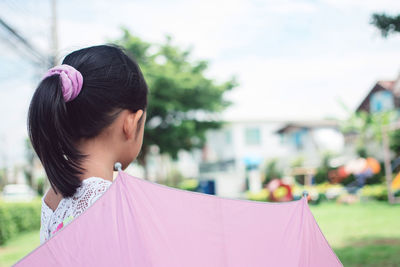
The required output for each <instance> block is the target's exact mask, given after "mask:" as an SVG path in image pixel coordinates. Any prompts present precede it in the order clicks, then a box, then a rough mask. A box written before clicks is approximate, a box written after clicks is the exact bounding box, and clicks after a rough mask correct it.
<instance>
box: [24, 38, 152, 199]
mask: <svg viewBox="0 0 400 267" xmlns="http://www.w3.org/2000/svg"><path fill="white" fill-rule="evenodd" d="M62 64H68V65H70V66H72V67H74V68H75V69H77V70H78V71H79V72H80V73H81V74H82V76H83V86H82V90H81V91H80V93H79V95H78V96H77V97H76V98H75V99H73V100H72V101H69V102H65V100H64V98H63V93H62V88H61V80H60V75H59V74H54V75H51V76H49V77H47V78H45V79H43V80H42V81H41V82H40V83H39V85H38V87H37V88H36V91H35V93H34V95H33V97H32V100H31V103H30V106H29V113H28V134H29V138H30V140H31V142H32V146H33V148H34V149H35V151H36V153H37V155H38V157H39V159H40V161H41V162H42V164H43V167H44V169H45V171H46V175H47V177H48V179H49V182H50V184H51V186H52V188H53V190H54V191H55V192H56V193H58V192H61V194H62V195H63V197H70V196H73V195H74V194H75V192H76V189H77V188H78V187H79V186H80V185H81V180H80V179H79V175H80V174H82V173H83V170H84V169H83V168H82V167H81V163H82V161H83V160H84V158H85V155H83V154H82V153H81V152H80V151H79V150H78V149H77V148H76V147H75V143H76V142H77V141H78V140H80V139H81V138H93V137H95V136H97V135H98V134H100V132H101V131H102V130H103V129H104V128H106V127H107V126H109V125H110V124H111V123H112V122H113V121H114V120H115V118H116V117H117V115H118V114H119V113H120V112H121V111H122V110H124V109H128V110H130V111H132V112H136V111H138V110H143V111H145V109H146V106H147V94H148V88H147V85H146V82H145V79H144V77H143V74H142V72H141V70H140V68H139V66H138V64H137V63H136V62H135V61H134V60H133V59H132V58H131V57H130V56H129V55H128V53H127V52H126V51H125V50H124V49H123V48H121V47H119V46H116V45H112V44H107V45H99V46H92V47H88V48H84V49H80V50H77V51H74V52H72V53H70V54H69V55H67V56H66V57H65V59H64V60H63V62H62ZM143 117H144V116H142V117H141V118H140V121H139V123H140V125H139V127H142V126H141V125H142V123H141V121H142V118H143ZM143 127H144V126H143Z"/></svg>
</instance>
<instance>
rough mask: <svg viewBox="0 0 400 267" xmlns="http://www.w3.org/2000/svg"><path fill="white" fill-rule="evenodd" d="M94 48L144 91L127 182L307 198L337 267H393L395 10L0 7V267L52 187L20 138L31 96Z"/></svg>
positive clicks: (333, 6)
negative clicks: (123, 56) (142, 123)
mask: <svg viewBox="0 0 400 267" xmlns="http://www.w3.org/2000/svg"><path fill="white" fill-rule="evenodd" d="M103 43H116V44H119V45H121V46H123V47H124V48H125V49H126V50H127V51H128V52H129V53H130V54H131V55H132V56H133V57H134V58H136V60H137V61H138V62H139V65H140V67H141V69H142V71H143V73H144V75H145V78H146V80H147V82H148V85H149V88H150V95H149V107H148V114H147V123H146V128H145V139H144V144H143V148H142V151H141V153H140V156H139V158H138V159H137V160H136V161H135V162H134V163H132V164H131V165H130V166H129V167H128V169H127V172H128V173H130V174H132V175H135V176H138V177H141V178H143V179H147V180H149V181H152V182H157V183H161V184H165V185H168V186H171V187H176V188H180V189H183V190H191V191H197V192H202V193H207V194H214V195H217V196H220V197H226V198H238V199H248V200H253V201H273V202H282V201H292V200H297V199H300V198H301V195H302V192H303V191H305V190H306V191H307V192H308V193H309V196H308V198H309V203H310V207H311V210H312V212H313V214H314V217H315V218H316V220H317V222H318V224H319V226H320V228H321V229H322V232H323V233H324V235H325V237H326V238H327V240H328V242H329V243H330V245H331V246H332V248H333V249H334V251H335V252H336V254H337V255H338V257H339V258H340V260H341V261H342V263H343V264H344V265H345V266H400V257H399V255H400V227H399V226H400V204H399V203H400V174H399V173H400V119H399V118H400V117H399V116H400V113H399V110H400V3H399V2H398V1H397V0H382V1H372V0H364V1H361V0H353V1H345V0H314V1H312V0H296V1H295V0H292V1H290V0H279V1H278V0H263V1H256V0H247V1H245V0H231V1H211V0H204V1H201V2H199V1H181V0H172V1H159V0H149V1H141V0H137V1H127V0H115V1H113V2H112V3H111V2H110V1H105V0H98V1H94V0H88V1H77V0H69V1H65V0H39V1H33V0H3V1H0V70H1V71H0V118H1V120H0V121H1V123H0V192H1V196H0V266H10V265H12V264H13V263H15V262H16V261H17V260H18V259H20V258H21V257H23V256H25V255H26V254H27V253H29V252H30V251H32V250H33V249H34V248H35V247H37V246H38V245H39V228H40V207H41V203H40V199H41V197H42V196H43V194H44V193H45V192H46V190H47V189H48V188H49V183H48V181H47V179H46V176H45V173H44V170H43V168H42V167H41V164H40V161H39V160H38V158H37V156H36V155H35V153H34V151H33V149H32V147H31V144H30V142H29V139H28V137H27V131H26V118H27V110H28V106H29V102H30V99H31V97H32V95H33V92H34V90H35V88H36V86H37V84H38V82H39V81H40V79H41V77H42V76H43V74H44V73H45V72H46V71H47V69H48V68H50V67H52V66H54V65H57V64H60V63H61V61H62V59H63V57H64V56H65V55H66V54H68V53H69V52H71V51H73V50H76V49H79V48H83V47H86V46H92V45H97V44H103Z"/></svg>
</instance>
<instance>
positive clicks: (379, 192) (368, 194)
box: [360, 184, 387, 201]
mask: <svg viewBox="0 0 400 267" xmlns="http://www.w3.org/2000/svg"><path fill="white" fill-rule="evenodd" d="M360 195H361V197H365V198H372V199H376V200H385V201H387V186H386V185H385V184H374V185H365V186H363V188H361V189H360Z"/></svg>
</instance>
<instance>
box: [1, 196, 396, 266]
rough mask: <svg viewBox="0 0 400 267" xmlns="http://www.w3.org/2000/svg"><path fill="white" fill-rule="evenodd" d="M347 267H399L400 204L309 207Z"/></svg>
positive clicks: (7, 258) (27, 244)
mask: <svg viewBox="0 0 400 267" xmlns="http://www.w3.org/2000/svg"><path fill="white" fill-rule="evenodd" d="M310 208H311V210H312V212H313V214H314V217H315V219H316V220H317V222H318V224H319V226H320V228H321V230H322V232H323V233H324V235H325V237H326V239H327V240H328V242H329V244H330V245H331V246H332V248H333V249H334V251H335V252H336V254H337V255H338V257H339V259H340V260H341V261H342V263H343V264H344V266H388V267H390V266H400V205H396V206H390V205H388V204H386V203H384V202H370V203H364V204H361V203H359V204H354V205H339V204H335V203H323V204H320V205H318V206H310ZM38 245H39V231H33V232H28V233H24V234H21V235H19V236H18V237H16V238H14V239H12V240H10V241H9V242H7V243H6V244H5V245H4V246H2V247H0V267H4V266H10V265H12V264H13V263H15V262H16V261H17V260H18V259H20V258H22V257H23V256H25V255H26V254H28V253H29V252H30V251H32V250H33V249H34V248H35V247H37V246H38Z"/></svg>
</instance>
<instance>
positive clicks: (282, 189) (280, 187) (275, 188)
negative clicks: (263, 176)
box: [267, 179, 293, 202]
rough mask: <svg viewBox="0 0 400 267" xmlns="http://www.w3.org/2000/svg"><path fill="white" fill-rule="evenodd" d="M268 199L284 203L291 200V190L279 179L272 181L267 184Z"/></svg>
mask: <svg viewBox="0 0 400 267" xmlns="http://www.w3.org/2000/svg"><path fill="white" fill-rule="evenodd" d="M267 189H268V190H269V192H270V194H269V199H270V200H271V201H274V202H285V201H291V200H293V195H292V189H291V187H290V186H289V185H287V184H285V183H283V182H282V181H281V180H279V179H273V180H272V181H271V182H269V183H268V185H267Z"/></svg>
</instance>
